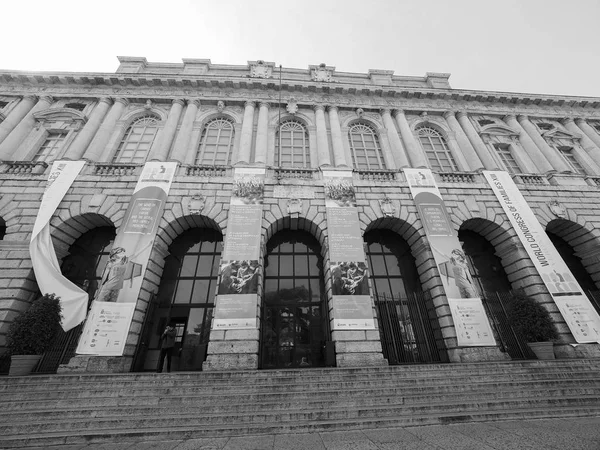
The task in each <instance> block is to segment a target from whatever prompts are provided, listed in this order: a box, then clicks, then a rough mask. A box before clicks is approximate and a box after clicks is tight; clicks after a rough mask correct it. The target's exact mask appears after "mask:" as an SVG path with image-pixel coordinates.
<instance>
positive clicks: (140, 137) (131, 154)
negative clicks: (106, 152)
mask: <svg viewBox="0 0 600 450" xmlns="http://www.w3.org/2000/svg"><path fill="white" fill-rule="evenodd" d="M157 133H158V118H157V117H156V116H152V115H146V116H143V117H140V118H138V119H136V120H135V122H133V123H132V124H131V125H130V126H129V128H127V131H126V132H125V134H124V135H123V138H122V139H121V142H120V143H119V147H118V148H117V151H116V153H115V156H114V157H113V160H112V162H113V163H129V164H131V163H134V164H141V163H144V162H145V161H146V157H147V156H148V152H149V151H150V148H151V147H152V144H153V143H154V140H155V139H156V134H157Z"/></svg>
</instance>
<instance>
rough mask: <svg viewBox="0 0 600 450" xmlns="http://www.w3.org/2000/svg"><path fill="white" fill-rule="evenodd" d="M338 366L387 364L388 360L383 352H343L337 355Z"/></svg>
mask: <svg viewBox="0 0 600 450" xmlns="http://www.w3.org/2000/svg"><path fill="white" fill-rule="evenodd" d="M335 360H336V365H337V367H373V366H387V365H388V361H387V360H386V359H385V358H384V357H383V355H382V354H381V353H342V354H336V355H335Z"/></svg>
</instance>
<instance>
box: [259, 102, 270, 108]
mask: <svg viewBox="0 0 600 450" xmlns="http://www.w3.org/2000/svg"><path fill="white" fill-rule="evenodd" d="M258 105H259V106H260V107H261V108H269V107H270V106H271V105H270V104H269V102H260V103H259V104H258Z"/></svg>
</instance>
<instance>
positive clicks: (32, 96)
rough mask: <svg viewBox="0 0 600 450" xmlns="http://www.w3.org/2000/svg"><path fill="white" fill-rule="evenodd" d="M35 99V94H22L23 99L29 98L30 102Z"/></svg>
mask: <svg viewBox="0 0 600 450" xmlns="http://www.w3.org/2000/svg"><path fill="white" fill-rule="evenodd" d="M37 99H38V98H37V95H24V96H23V100H29V101H32V102H35V101H37Z"/></svg>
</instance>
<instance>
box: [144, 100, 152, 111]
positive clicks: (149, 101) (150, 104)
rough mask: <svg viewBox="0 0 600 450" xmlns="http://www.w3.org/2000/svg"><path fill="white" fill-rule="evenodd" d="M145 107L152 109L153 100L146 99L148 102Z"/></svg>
mask: <svg viewBox="0 0 600 450" xmlns="http://www.w3.org/2000/svg"><path fill="white" fill-rule="evenodd" d="M144 109H152V100H146V104H145V105H144Z"/></svg>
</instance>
